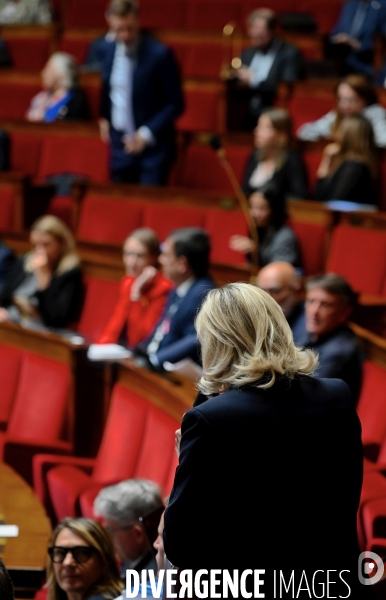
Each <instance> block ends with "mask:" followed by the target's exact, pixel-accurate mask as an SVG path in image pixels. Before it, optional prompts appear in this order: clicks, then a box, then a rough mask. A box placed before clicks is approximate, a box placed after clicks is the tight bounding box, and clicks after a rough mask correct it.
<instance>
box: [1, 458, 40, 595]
mask: <svg viewBox="0 0 386 600" xmlns="http://www.w3.org/2000/svg"><path fill="white" fill-rule="evenodd" d="M0 490H1V492H0V518H1V521H3V522H4V523H5V524H6V525H18V527H19V536H18V537H16V538H8V539H4V538H2V539H0V556H1V558H2V559H3V560H4V563H5V565H6V567H7V568H8V570H9V573H10V575H11V578H12V580H13V583H14V586H15V592H16V596H17V597H18V598H23V597H24V598H28V597H33V594H34V592H35V591H36V590H37V589H39V588H40V586H41V584H42V582H43V577H44V569H45V563H46V556H47V546H48V541H49V538H50V535H51V525H50V522H49V519H48V517H47V515H46V512H45V510H44V508H43V506H42V504H41V503H40V501H39V499H38V498H37V497H36V496H35V494H34V492H33V490H32V489H31V488H30V487H29V485H27V483H26V482H25V481H24V479H22V478H21V477H20V476H19V475H18V474H17V473H16V472H15V471H14V470H13V469H11V467H9V466H8V465H5V464H4V463H0Z"/></svg>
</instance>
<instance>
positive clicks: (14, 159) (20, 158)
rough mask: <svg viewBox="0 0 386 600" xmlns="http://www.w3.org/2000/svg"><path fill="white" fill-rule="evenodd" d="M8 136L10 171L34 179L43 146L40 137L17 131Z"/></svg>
mask: <svg viewBox="0 0 386 600" xmlns="http://www.w3.org/2000/svg"><path fill="white" fill-rule="evenodd" d="M0 102H1V100H0ZM10 135H11V156H10V163H11V170H12V171H18V172H20V173H25V174H26V175H30V176H31V177H33V178H36V176H37V172H38V169H39V163H40V153H41V149H42V144H43V138H42V136H41V135H38V134H29V133H19V132H17V131H15V132H12V133H11V134H10Z"/></svg>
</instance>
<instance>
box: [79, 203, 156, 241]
mask: <svg viewBox="0 0 386 600" xmlns="http://www.w3.org/2000/svg"><path fill="white" fill-rule="evenodd" d="M143 212H144V208H143V205H142V204H140V203H134V202H125V200H116V199H114V198H112V197H110V196H106V197H100V196H93V195H92V194H89V195H87V196H86V197H85V198H84V199H83V200H82V204H81V208H80V215H79V223H78V232H77V237H78V238H79V239H82V240H89V241H93V242H105V243H110V244H122V242H124V240H125V239H126V238H127V236H128V235H129V233H131V232H132V231H134V229H138V227H142V223H143Z"/></svg>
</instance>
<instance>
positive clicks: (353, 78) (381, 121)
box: [297, 75, 386, 148]
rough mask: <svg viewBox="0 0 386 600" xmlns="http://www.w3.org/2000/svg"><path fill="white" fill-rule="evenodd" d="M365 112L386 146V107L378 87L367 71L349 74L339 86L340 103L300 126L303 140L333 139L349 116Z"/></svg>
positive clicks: (380, 144)
mask: <svg viewBox="0 0 386 600" xmlns="http://www.w3.org/2000/svg"><path fill="white" fill-rule="evenodd" d="M359 114H362V115H363V116H364V117H366V119H368V121H370V123H371V125H372V126H373V130H374V136H375V143H376V145H377V146H378V147H379V148H384V147H386V110H385V109H384V108H383V106H380V104H378V101H377V96H376V93H375V90H374V88H373V87H372V85H371V84H370V83H369V81H368V80H367V79H366V77H363V75H349V76H348V77H346V78H345V79H343V80H342V81H341V82H340V83H339V85H338V87H337V89H336V107H335V109H334V110H330V112H328V113H327V114H326V115H324V116H323V117H321V118H320V119H318V120H317V121H314V122H312V123H305V124H304V125H302V126H301V127H299V129H298V131H297V136H298V138H299V139H301V140H305V141H310V142H315V141H317V140H319V139H321V138H326V139H330V138H332V137H333V135H334V133H335V132H336V130H337V129H338V127H339V125H340V122H341V120H342V119H344V118H345V117H351V116H352V115H359Z"/></svg>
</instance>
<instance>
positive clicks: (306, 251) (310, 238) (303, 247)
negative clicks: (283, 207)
mask: <svg viewBox="0 0 386 600" xmlns="http://www.w3.org/2000/svg"><path fill="white" fill-rule="evenodd" d="M289 225H290V227H291V229H293V230H294V232H295V233H296V237H297V240H298V242H299V247H300V253H301V258H302V265H303V268H304V274H305V275H317V274H318V273H322V272H323V271H324V263H325V250H326V228H325V227H324V225H318V224H316V223H303V222H301V221H290V222H289Z"/></svg>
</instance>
